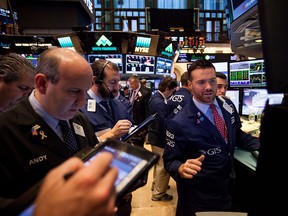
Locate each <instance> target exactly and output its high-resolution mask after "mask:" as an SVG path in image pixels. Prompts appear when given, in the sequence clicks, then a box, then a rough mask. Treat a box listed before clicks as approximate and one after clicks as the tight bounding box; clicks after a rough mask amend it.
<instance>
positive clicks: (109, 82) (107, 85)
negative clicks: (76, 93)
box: [81, 59, 133, 216]
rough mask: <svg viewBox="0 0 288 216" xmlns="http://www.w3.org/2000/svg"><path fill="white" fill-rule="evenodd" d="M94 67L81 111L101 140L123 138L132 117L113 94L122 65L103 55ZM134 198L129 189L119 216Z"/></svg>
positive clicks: (123, 215) (128, 210)
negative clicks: (91, 83) (90, 83)
mask: <svg viewBox="0 0 288 216" xmlns="http://www.w3.org/2000/svg"><path fill="white" fill-rule="evenodd" d="M91 67H92V70H93V85H92V87H91V88H90V89H89V90H88V91H87V95H86V105H85V106H84V107H83V108H82V109H81V111H82V112H83V113H84V114H85V115H86V116H87V117H88V119H89V121H90V123H91V125H92V127H93V129H94V132H95V133H96V135H97V137H98V140H99V141H103V140H104V139H106V138H114V139H120V138H121V137H123V136H124V135H126V134H127V133H128V132H129V129H130V127H131V126H132V123H133V120H132V117H131V115H130V114H129V113H128V112H127V109H125V107H124V106H123V104H122V103H121V102H120V101H118V100H117V99H115V98H114V97H115V95H116V94H117V93H119V80H120V73H119V68H118V66H117V65H116V64H115V63H113V62H111V61H106V60H103V59H99V60H97V61H94V62H93V64H92V65H91ZM103 103H104V104H106V106H108V107H106V106H104V105H103ZM131 202H132V194H131V193H128V194H126V195H125V196H124V198H123V199H122V200H121V202H120V203H119V204H118V206H117V213H116V214H117V216H129V215H130V213H131V209H132V207H131Z"/></svg>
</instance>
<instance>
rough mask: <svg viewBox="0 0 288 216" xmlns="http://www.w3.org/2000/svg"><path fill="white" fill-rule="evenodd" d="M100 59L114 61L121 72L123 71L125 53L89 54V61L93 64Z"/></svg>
mask: <svg viewBox="0 0 288 216" xmlns="http://www.w3.org/2000/svg"><path fill="white" fill-rule="evenodd" d="M99 59H105V60H107V61H111V62H114V63H115V64H116V65H117V66H118V67H119V70H120V73H123V55H122V54H89V55H88V62H89V63H90V64H92V63H93V62H94V61H97V60H99Z"/></svg>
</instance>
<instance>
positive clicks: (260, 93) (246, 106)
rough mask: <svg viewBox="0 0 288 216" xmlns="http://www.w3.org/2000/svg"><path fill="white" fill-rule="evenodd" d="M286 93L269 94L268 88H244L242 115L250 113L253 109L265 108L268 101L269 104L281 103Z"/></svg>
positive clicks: (254, 110) (255, 110)
mask: <svg viewBox="0 0 288 216" xmlns="http://www.w3.org/2000/svg"><path fill="white" fill-rule="evenodd" d="M283 96H284V94H283V93H277V94H268V92H267V89H257V88H254V89H251V88H244V89H243V95H242V107H241V115H249V113H250V112H251V111H253V112H257V111H258V110H259V109H260V110H263V109H264V108H265V104H266V101H267V100H268V101H269V104H271V105H272V104H273V105H275V104H281V102H282V99H283Z"/></svg>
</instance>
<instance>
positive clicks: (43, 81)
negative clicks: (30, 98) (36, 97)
mask: <svg viewBox="0 0 288 216" xmlns="http://www.w3.org/2000/svg"><path fill="white" fill-rule="evenodd" d="M34 80H35V88H37V89H38V90H39V92H40V93H41V94H45V93H46V89H47V82H48V81H47V78H46V75H45V74H41V73H39V74H36V75H35V78H34Z"/></svg>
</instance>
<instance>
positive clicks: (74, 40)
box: [54, 33, 83, 54]
mask: <svg viewBox="0 0 288 216" xmlns="http://www.w3.org/2000/svg"><path fill="white" fill-rule="evenodd" d="M54 37H55V39H56V40H57V41H58V44H57V45H58V46H59V47H63V48H68V49H72V50H74V51H76V52H79V53H80V54H81V53H83V50H82V46H81V42H80V39H79V37H78V36H77V35H76V34H75V33H70V34H63V35H56V36H54Z"/></svg>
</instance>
